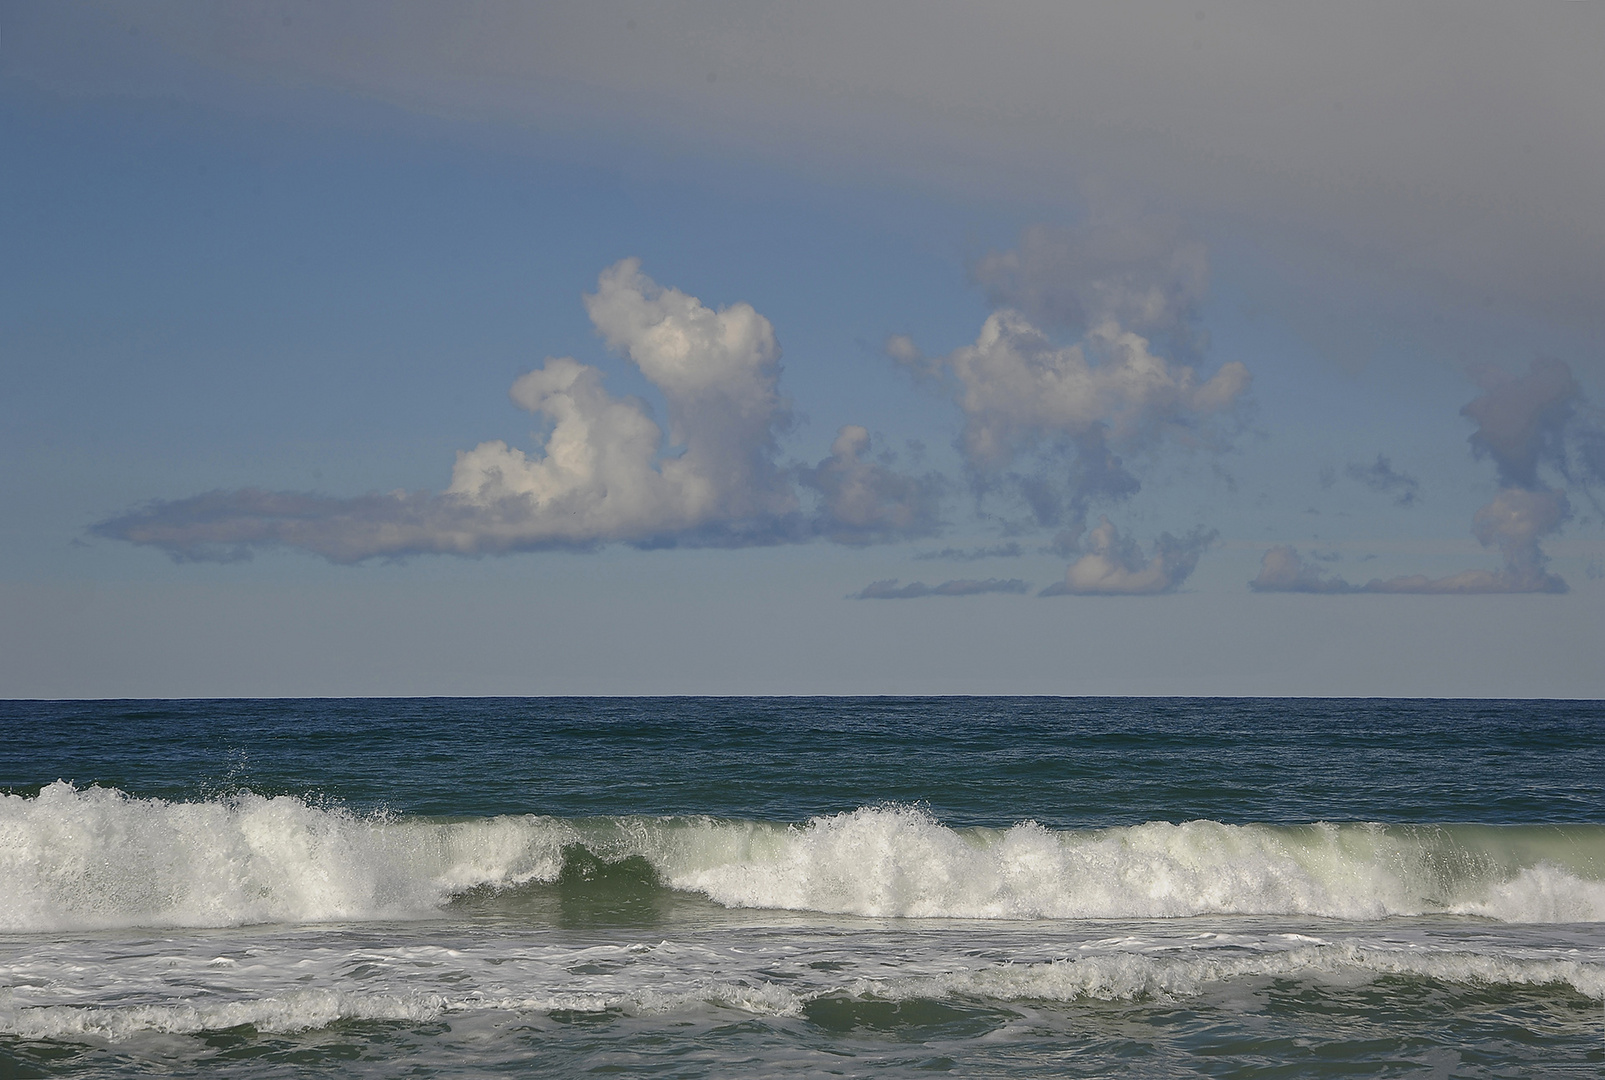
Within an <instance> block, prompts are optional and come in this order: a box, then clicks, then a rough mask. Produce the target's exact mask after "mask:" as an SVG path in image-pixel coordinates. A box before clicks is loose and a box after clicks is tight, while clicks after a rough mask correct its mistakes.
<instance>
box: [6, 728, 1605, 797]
mask: <svg viewBox="0 0 1605 1080" xmlns="http://www.w3.org/2000/svg"><path fill="white" fill-rule="evenodd" d="M0 731H3V732H4V734H5V745H4V747H3V748H0V790H4V791H9V792H14V793H19V794H32V793H34V792H37V791H38V790H39V788H40V787H41V786H42V785H43V784H47V783H50V782H51V781H54V780H58V779H65V780H69V781H72V782H73V783H75V784H77V785H79V786H84V785H89V784H99V785H103V786H107V787H116V788H119V789H121V790H123V791H126V792H129V793H132V794H138V795H144V796H153V797H160V798H167V799H196V798H206V797H209V796H215V795H217V794H219V793H221V792H225V791H228V790H233V789H237V788H249V789H251V790H254V791H257V792H261V793H274V794H277V793H289V794H297V795H308V794H310V795H316V796H319V797H323V798H326V799H332V800H336V801H339V802H341V803H343V804H346V805H349V806H352V807H355V808H364V809H366V808H374V807H385V808H389V809H393V810H396V811H400V812H404V813H414V814H429V815H475V816H479V815H491V814H522V813H534V814H552V815H557V816H563V817H573V816H583V815H592V814H712V815H715V816H721V817H737V818H755V819H762V820H776V821H802V820H805V819H807V818H809V817H813V816H815V815H818V814H829V813H836V812H840V811H845V810H852V809H854V808H856V807H859V806H867V805H873V804H876V803H880V802H886V801H893V802H905V803H921V804H924V805H926V806H928V807H929V808H930V810H931V812H932V813H933V814H934V816H935V817H937V818H938V819H939V820H941V821H943V822H946V823H948V824H952V825H994V826H1007V825H1011V824H1014V823H1015V822H1017V821H1021V820H1026V819H1031V820H1035V821H1038V822H1041V823H1043V824H1045V825H1050V826H1055V827H1079V826H1095V825H1118V824H1136V823H1139V822H1143V821H1187V820H1192V819H1198V818H1208V819H1212V820H1216V821H1225V822H1253V821H1258V822H1305V821H1384V822H1485V823H1516V822H1605V705H1602V704H1601V703H1599V702H1590V701H1419V700H1363V701H1353V700H1304V699H1300V700H1287V699H1154V698H1123V699H1122V698H1102V699H1087V698H1079V699H1063V698H614V699H609V698H549V699H527V698H523V699H520V698H480V699H421V700H389V699H385V700H328V699H318V700H271V701H239V700H222V701H174V702H150V701H97V702H0Z"/></svg>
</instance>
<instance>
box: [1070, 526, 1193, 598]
mask: <svg viewBox="0 0 1605 1080" xmlns="http://www.w3.org/2000/svg"><path fill="white" fill-rule="evenodd" d="M1218 535H1219V534H1218V533H1216V532H1215V530H1213V529H1207V530H1206V529H1204V528H1203V527H1201V526H1200V527H1199V528H1197V529H1194V530H1193V531H1192V532H1190V533H1188V534H1187V535H1185V536H1181V537H1176V536H1172V535H1171V534H1170V533H1168V532H1167V533H1162V534H1160V537H1159V539H1158V540H1157V541H1155V543H1154V553H1153V556H1152V557H1151V558H1144V557H1143V554H1142V549H1141V548H1140V547H1139V546H1138V545H1137V542H1136V541H1135V540H1132V539H1131V538H1129V537H1125V536H1122V535H1121V534H1120V531H1119V530H1118V529H1116V528H1115V527H1114V525H1113V524H1111V523H1110V521H1109V519H1108V518H1103V519H1101V520H1100V521H1099V522H1098V527H1097V528H1095V529H1093V530H1092V532H1091V533H1089V534H1088V536H1087V542H1086V545H1085V547H1086V554H1085V555H1082V556H1081V557H1080V558H1079V559H1077V560H1076V561H1075V562H1073V563H1071V564H1070V568H1069V569H1068V570H1066V571H1065V575H1064V580H1063V581H1061V582H1058V583H1056V584H1053V585H1050V586H1048V587H1047V588H1046V589H1043V590H1042V593H1041V595H1043V596H1152V595H1155V594H1157V593H1167V592H1174V591H1175V590H1176V589H1177V588H1179V587H1180V586H1181V584H1182V582H1184V581H1186V580H1187V578H1188V575H1190V574H1191V573H1192V572H1193V568H1194V567H1196V566H1197V565H1198V557H1199V556H1200V555H1202V554H1203V553H1204V551H1205V550H1206V549H1208V547H1209V546H1210V545H1211V544H1213V543H1214V542H1215V539H1216V537H1217V536H1218Z"/></svg>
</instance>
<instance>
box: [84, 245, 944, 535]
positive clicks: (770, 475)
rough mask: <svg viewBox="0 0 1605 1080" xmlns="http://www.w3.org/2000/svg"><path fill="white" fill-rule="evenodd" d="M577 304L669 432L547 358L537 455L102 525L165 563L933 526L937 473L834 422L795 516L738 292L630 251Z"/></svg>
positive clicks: (770, 331)
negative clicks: (880, 454)
mask: <svg viewBox="0 0 1605 1080" xmlns="http://www.w3.org/2000/svg"><path fill="white" fill-rule="evenodd" d="M585 307H586V311H587V312H588V313H589V315H590V317H591V321H592V323H593V324H594V325H595V327H596V329H597V332H598V333H599V334H600V335H601V336H602V338H603V340H604V341H605V342H606V343H607V345H608V346H609V348H611V349H613V350H615V351H616V352H618V353H619V354H621V355H623V356H624V357H626V358H627V359H629V360H630V361H631V362H632V363H634V364H635V365H636V367H637V368H639V369H640V371H641V373H642V374H643V375H644V376H646V378H647V379H648V380H650V381H651V382H652V384H653V385H654V386H656V387H657V388H658V389H659V390H660V391H661V392H662V394H663V398H664V401H665V403H666V404H667V407H668V419H669V442H670V443H671V444H672V446H673V447H675V448H677V449H678V451H679V452H678V453H671V454H666V453H664V450H665V439H664V432H663V430H662V428H660V427H659V426H658V424H657V422H656V421H654V420H653V419H652V417H651V415H650V414H649V413H648V410H647V407H646V405H645V404H644V403H642V402H640V401H638V400H635V399H632V398H619V397H615V396H613V395H612V394H610V393H609V392H608V390H607V389H606V388H605V387H604V386H603V385H602V373H601V371H599V370H598V369H597V368H595V367H591V366H589V365H586V364H581V363H579V362H578V361H576V360H573V359H571V358H567V357H561V358H553V359H548V360H547V361H546V363H545V364H544V365H543V366H542V367H541V368H539V369H537V370H535V371H531V372H529V373H528V374H526V375H524V376H522V377H520V378H519V379H518V381H517V382H515V383H514V384H513V387H512V391H511V394H512V398H513V401H514V402H515V403H516V404H518V405H519V406H520V407H522V408H524V409H527V410H528V411H530V412H532V413H534V414H536V415H538V416H540V417H542V418H543V419H544V420H545V421H546V422H547V423H548V424H549V425H550V428H551V430H550V434H549V435H548V436H547V438H546V441H545V443H544V445H543V446H542V448H541V450H540V452H539V453H537V454H534V455H531V454H526V453H525V452H524V451H523V450H520V449H517V448H515V447H511V446H508V445H507V443H505V442H503V441H502V440H499V439H497V440H492V441H489V442H484V443H480V444H479V445H478V446H476V447H474V448H473V449H472V450H465V451H461V452H459V453H458V455H457V462H456V465H455V467H454V468H453V469H452V477H451V483H450V485H449V486H448V487H447V488H446V490H445V491H443V492H438V493H436V492H398V493H393V494H388V495H378V494H375V495H364V496H360V497H358V498H352V499H338V498H330V497H327V496H320V495H309V494H302V493H293V492H263V491H257V490H253V489H246V490H242V491H233V492H228V491H214V492H209V493H207V494H204V495H198V496H194V497H192V498H188V499H179V500H175V501H171V502H156V503H152V504H150V505H148V506H145V507H143V508H141V509H138V510H136V511H134V512H132V513H130V514H126V515H123V516H122V517H118V518H114V519H112V520H110V521H105V522H102V523H100V524H98V525H96V526H94V528H93V531H94V532H95V533H97V534H98V535H101V536H106V537H111V538H115V539H120V540H128V541H131V542H133V543H136V544H148V545H152V546H155V547H159V548H162V549H163V550H165V551H167V552H168V553H169V554H170V555H172V556H173V557H174V558H177V559H183V560H190V559H214V560H216V559H222V560H229V559H238V558H245V557H248V556H249V555H250V553H251V552H252V551H253V550H254V549H257V548H262V547H269V546H283V547H294V548H301V549H304V550H307V551H311V552H313V553H315V554H318V555H321V556H323V557H325V558H327V559H330V560H331V561H334V562H342V563H349V562H359V561H361V560H363V559H368V558H373V557H376V556H379V557H385V556H400V555H410V554H419V553H426V552H435V553H447V554H455V555H483V554H491V553H499V552H509V551H521V550H532V549H539V548H551V547H571V548H586V547H592V546H595V545H598V544H605V543H610V542H623V543H632V544H638V545H642V546H662V545H668V544H700V545H731V546H733V545H743V544H766V543H780V542H787V541H799V540H806V539H810V538H812V537H815V536H820V535H823V536H826V537H829V538H831V539H834V540H837V541H839V542H843V543H871V542H877V541H885V540H892V539H899V538H902V537H912V536H927V535H931V534H932V533H934V532H935V530H936V527H937V524H938V505H937V504H938V499H939V497H940V494H941V484H940V479H939V478H936V477H923V478H916V477H909V476H903V475H900V474H897V473H895V472H893V471H891V470H890V469H887V468H886V467H884V466H881V465H877V464H873V463H870V462H866V461H863V460H862V455H863V454H864V453H865V452H866V451H867V450H868V447H869V434H868V432H867V431H865V430H864V429H863V428H861V427H856V426H848V427H844V428H842V429H841V433H840V434H839V435H838V437H837V439H836V442H835V444H834V446H833V447H832V451H831V456H830V457H829V458H828V459H826V460H825V461H824V462H823V463H821V464H820V465H819V466H817V467H815V468H812V469H807V470H803V475H802V479H803V481H804V484H805V486H807V487H809V488H812V489H813V490H814V491H816V492H817V493H818V495H819V498H818V506H817V508H815V509H814V510H813V511H811V512H809V511H806V510H805V509H804V507H803V505H802V502H801V500H800V499H799V495H798V492H797V490H796V486H795V484H794V482H793V478H792V473H793V470H788V469H786V468H784V467H782V466H781V465H780V464H779V461H778V447H777V435H778V433H779V432H780V431H781V430H782V429H783V428H784V427H785V426H786V424H787V423H788V422H789V411H788V408H787V405H786V402H785V400H784V399H783V398H782V397H781V396H780V394H779V392H778V389H777V384H778V381H779V377H780V364H779V358H780V347H779V344H778V343H777V341H776V339H775V333H774V328H773V327H772V326H771V325H770V323H769V320H767V319H765V318H764V317H763V316H762V315H760V314H758V312H757V311H755V310H753V308H752V307H751V305H748V304H733V305H731V306H730V307H727V308H722V309H720V310H717V311H715V310H713V309H710V308H708V307H707V306H705V305H704V304H703V303H702V302H701V301H700V300H698V299H697V298H696V297H694V296H689V295H687V294H686V293H683V292H681V291H680V290H678V289H673V288H665V287H663V286H660V285H658V284H657V283H656V282H654V281H653V280H652V279H651V278H649V277H647V276H646V275H644V274H643V273H641V266H640V260H638V259H625V260H623V261H621V262H619V263H617V264H615V265H614V266H611V267H609V268H608V269H607V270H605V271H603V272H602V275H601V276H600V278H599V279H598V282H597V290H596V292H595V293H592V294H590V295H588V296H586V297H585Z"/></svg>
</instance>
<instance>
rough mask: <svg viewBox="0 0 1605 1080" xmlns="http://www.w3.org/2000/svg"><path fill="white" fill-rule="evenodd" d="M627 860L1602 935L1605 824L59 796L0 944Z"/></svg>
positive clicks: (991, 898) (797, 878)
mask: <svg viewBox="0 0 1605 1080" xmlns="http://www.w3.org/2000/svg"><path fill="white" fill-rule="evenodd" d="M573 844H583V845H585V847H586V848H587V849H588V850H590V851H591V852H593V853H594V854H595V855H597V856H599V857H600V858H602V859H604V860H617V859H622V858H625V857H631V856H639V857H641V858H644V859H645V860H646V861H647V862H648V863H650V864H651V866H652V868H653V870H654V871H655V872H656V874H657V876H658V878H659V880H660V881H661V882H662V883H663V884H664V885H665V886H667V887H669V888H673V889H677V890H682V891H686V892H693V893H700V894H703V895H705V896H707V897H708V898H710V899H711V900H713V901H715V902H717V903H719V904H723V905H725V906H728V907H750V908H782V909H792V910H808V911H817V912H823V913H830V914H842V915H863V916H907V917H924V918H962V919H1040V918H1100V919H1124V918H1169V917H1181V916H1190V915H1205V914H1245V915H1250V914H1252V915H1308V916H1322V917H1332V918H1339V919H1351V920H1368V919H1379V918H1386V917H1389V916H1397V915H1418V914H1430V913H1453V914H1467V915H1478V916H1483V917H1486V918H1490V919H1496V920H1500V921H1504V922H1600V921H1605V881H1601V880H1599V878H1598V875H1599V873H1600V871H1601V868H1602V867H1605V827H1601V826H1573V827H1568V828H1555V827H1544V826H1513V827H1493V826H1388V827H1384V826H1380V825H1364V824H1352V825H1307V826H1267V825H1226V824H1221V823H1218V822H1211V821H1194V822H1187V823H1184V824H1179V825H1173V824H1168V823H1164V822H1150V823H1148V824H1144V825H1137V826H1130V827H1120V828H1108V829H1090V830H1075V831H1054V830H1049V829H1046V828H1043V827H1042V826H1039V825H1036V824H1033V823H1024V824H1020V825H1016V826H1014V827H1012V828H1009V829H951V828H948V827H946V826H943V825H941V824H940V823H938V822H936V821H935V820H933V819H932V818H931V817H930V816H929V815H927V814H925V813H923V812H922V811H920V810H918V809H916V808H910V807H901V806H885V807H870V808H863V809H859V810H856V811H853V812H851V813H844V814H838V815H834V816H830V817H821V818H816V819H814V820H813V821H811V822H808V823H807V824H805V825H801V826H788V825H783V824H778V823H769V822H737V821H719V820H713V819H706V818H678V819H656V818H607V819H585V820H563V819H556V818H548V817H537V816H524V817H518V816H504V817H495V818H487V819H479V820H470V821H455V822H448V821H432V820H427V819H421V818H406V817H386V816H364V815H359V814H355V813H351V812H349V811H346V810H342V809H339V808H326V807H320V806H316V805H312V804H309V803H308V802H306V801H304V800H302V799H298V798H294V797H289V796H279V797H274V798H268V797H264V796H259V795H252V794H242V795H238V796H234V797H230V798H227V799H219V800H214V801H208V802H194V803H184V802H167V801H163V800H157V799H139V798H133V797H130V796H127V795H125V794H123V793H121V792H118V791H115V790H111V789H102V788H88V789H84V790H79V789H76V788H74V787H72V786H71V785H69V784H65V783H56V784H52V785H50V786H49V787H46V788H45V789H43V790H42V791H41V792H40V793H39V794H38V795H37V796H35V797H32V798H24V797H20V796H5V797H4V798H0V930H4V931H10V932H39V931H61V930H73V929H94V928H106V927H120V926H188V927H215V926H237V925H244V924H253V923H274V922H280V923H283V922H318V921H344V920H365V919H393V918H408V917H418V916H426V915H429V914H431V913H433V912H435V911H438V910H439V909H440V907H441V906H442V905H444V904H446V903H448V902H449V901H450V900H451V899H452V898H453V897H455V896H458V895H461V894H462V893H464V892H466V891H468V890H470V889H473V888H476V887H481V886H490V887H493V888H507V887H514V886H519V885H524V884H528V883H532V882H553V881H556V880H557V879H558V876H559V874H560V872H561V870H562V867H563V863H564V858H565V854H564V849H565V848H566V847H568V846H569V845H573Z"/></svg>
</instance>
